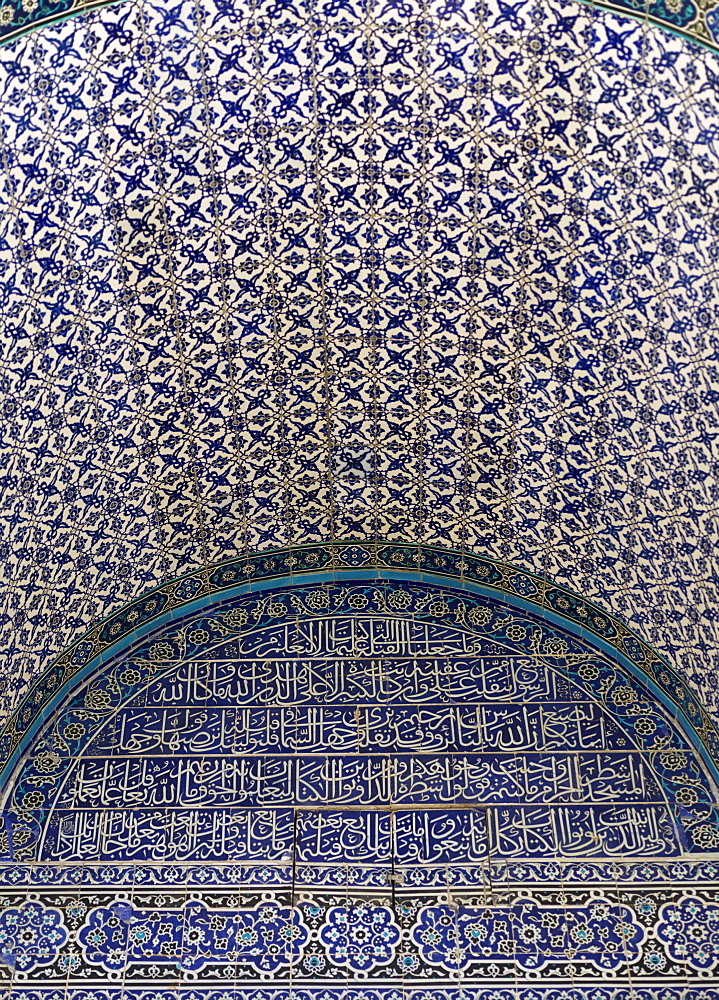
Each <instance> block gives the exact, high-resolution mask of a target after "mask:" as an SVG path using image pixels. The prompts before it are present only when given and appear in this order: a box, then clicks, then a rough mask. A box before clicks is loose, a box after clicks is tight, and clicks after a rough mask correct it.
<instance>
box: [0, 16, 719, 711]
mask: <svg viewBox="0 0 719 1000" xmlns="http://www.w3.org/2000/svg"><path fill="white" fill-rule="evenodd" d="M11 6H12V9H13V10H15V6H16V5H14V4H13V5H9V6H8V4H6V5H5V6H4V7H3V8H2V10H9V9H10V7H11ZM685 7H686V9H687V10H688V7H687V5H684V6H683V7H681V10H680V9H679V7H678V6H677V5H671V4H669V5H668V6H667V8H666V11H665V13H664V14H662V13H661V12H659V13H656V16H657V17H662V16H665V15H666V17H668V18H670V20H671V17H678V18H680V20H681V18H684V17H685V16H689V15H688V14H687V15H685V13H684V11H685ZM670 8H671V11H670ZM675 8H676V9H675ZM18 9H19V8H18ZM23 9H24V10H25V14H27V16H28V17H30V16H31V15H32V16H33V17H34V16H35V14H37V17H40V16H41V14H42V16H44V13H42V12H45V10H46V8H45V7H44V6H43V7H42V8H41V7H40V6H37V7H36V6H33V5H32V4H26V5H25V7H24V8H23ZM662 9H664V8H662ZM703 9H706V11H707V13H706V18H707V22H708V21H710V20H711V18H712V17H713V13H712V12H711V11H710V10H709V9H708V8H706V5H705V7H704V8H703ZM53 10H60V8H59V7H58V8H53ZM653 10H654V9H653V8H652V11H653ZM692 10H693V8H692ZM650 13H651V11H650ZM25 14H23V17H25ZM670 14H671V17H670ZM13 16H14V15H13ZM3 17H5V19H6V21H7V15H3ZM691 17H694V14H692V15H691ZM7 23H8V24H9V23H10V22H9V21H7ZM13 23H14V22H13ZM673 23H678V22H673ZM716 80H717V70H716V56H715V54H714V53H712V52H708V51H703V50H698V49H697V48H696V47H695V46H693V45H691V44H690V43H688V42H686V41H683V40H682V39H680V38H675V37H672V36H670V35H668V34H666V33H665V32H662V31H659V30H658V29H655V28H652V27H650V26H648V25H646V24H645V25H641V24H638V23H637V22H635V21H633V20H629V19H623V18H621V17H618V16H616V15H614V14H611V13H606V12H598V11H596V10H593V9H592V8H590V7H589V6H584V5H581V4H579V5H578V4H572V3H563V2H559V0H552V2H551V3H548V2H542V3H533V2H525V0H518V2H513V0H511V2H509V3H496V4H494V3H492V4H488V5H486V6H483V5H480V6H478V7H475V6H474V5H471V4H469V3H468V2H461V0H458V2H452V3H447V2H446V0H434V2H430V3H423V4H420V3H416V2H414V0H406V2H405V0H403V2H401V3H400V2H396V3H395V2H388V3H386V4H385V3H379V4H376V5H374V4H359V3H354V2H353V0H344V2H338V3H320V4H318V5H317V6H314V7H305V6H302V5H300V4H293V3H290V2H287V3H285V2H280V3H277V2H276V0H266V2H263V3H256V4H253V5H252V6H247V7H244V6H241V5H239V4H233V3H229V4H227V3H213V2H211V0H202V2H201V3H196V2H194V0H186V2H181V3H178V4H169V5H167V4H163V3H152V2H142V3H139V2H138V3H134V2H127V3H123V4H119V5H116V6H112V7H107V8H104V9H103V10H102V11H99V12H96V13H94V14H91V15H87V16H84V17H78V18H72V19H70V20H68V21H66V22H64V23H62V24H57V25H54V26H51V27H47V28H45V29H43V30H41V31H37V32H33V33H32V34H30V35H28V36H27V37H25V38H23V39H20V40H19V41H16V42H14V43H12V44H11V45H9V46H6V47H5V48H4V49H3V50H2V55H1V57H0V116H1V118H2V166H3V171H4V175H3V181H2V183H3V185H4V187H3V192H4V193H3V214H2V220H1V221H0V255H2V263H1V264H0V266H2V268H3V273H2V284H1V285H0V294H1V296H2V300H1V301H2V309H1V313H2V333H1V336H0V345H1V348H2V351H3V374H2V379H3V383H2V386H3V392H4V402H3V413H4V418H5V419H4V422H3V424H2V427H1V428H0V432H1V433H2V463H3V472H2V477H3V478H2V485H3V490H4V494H3V505H2V514H1V523H2V532H3V536H4V540H3V541H2V542H1V543H0V545H1V547H0V552H1V554H2V555H1V557H2V560H3V566H4V588H3V589H4V600H5V604H4V609H3V611H2V618H1V620H2V627H3V640H2V641H3V643H4V647H3V656H4V662H5V663H6V664H7V666H6V668H5V669H6V676H7V678H8V680H7V686H6V689H5V690H4V692H3V695H2V697H3V704H4V706H5V709H6V710H9V709H11V708H12V707H13V706H14V705H17V704H18V699H19V697H20V695H21V693H22V692H23V691H24V690H25V689H26V687H27V684H28V683H29V682H30V681H31V680H33V679H34V678H36V677H37V676H38V675H39V674H40V673H41V671H42V670H43V669H44V668H45V667H46V666H47V664H48V662H49V661H50V659H51V658H52V656H54V655H55V654H57V653H58V652H59V651H60V650H61V649H62V648H63V647H64V646H66V645H67V644H68V643H70V642H71V641H73V640H74V639H75V638H76V637H77V636H78V635H79V634H80V633H81V632H82V630H83V629H84V628H86V627H88V626H90V625H92V624H93V623H95V622H97V621H98V620H99V619H101V618H102V617H103V616H104V615H107V614H109V613H111V612H113V611H115V610H116V609H117V608H118V607H119V606H120V605H121V604H122V602H123V601H125V600H127V599H129V598H131V597H134V596H137V595H138V594H140V593H142V592H143V591H144V590H146V589H148V588H151V587H153V586H155V585H157V584H159V583H163V582H165V581H167V580H168V579H171V578H173V577H175V576H177V575H179V574H181V573H183V572H185V571H187V570H197V571H198V572H200V571H202V570H203V568H206V567H209V566H210V565H212V564H214V563H215V562H217V561H218V560H221V559H223V558H231V557H238V556H242V555H243V554H244V553H246V552H249V551H251V550H257V549H263V548H270V547H273V546H275V547H276V546H285V545H293V544H298V543H307V542H312V541H317V542H323V541H327V540H330V539H335V538H343V537H345V538H355V539H358V540H372V539H383V540H392V541H403V542H408V541H414V542H424V543H430V544H437V545H441V546H446V547H448V548H455V549H458V550H461V551H465V552H474V553H477V554H480V555H485V556H492V557H494V558H497V559H500V560H505V561H508V562H510V563H512V564H515V565H516V566H517V567H519V569H520V570H521V571H522V572H524V573H527V572H534V573H535V574H537V575H538V576H539V577H540V578H546V579H549V580H551V581H554V582H556V583H562V584H566V585H567V586H568V587H569V588H570V589H572V590H574V591H576V592H579V593H581V594H583V595H585V596H586V597H588V598H591V599H593V600H595V601H598V602H600V604H601V605H603V606H604V608H605V609H606V610H608V611H612V612H614V613H616V614H618V615H619V616H621V617H623V618H624V619H625V620H626V621H628V622H629V623H630V624H631V625H632V627H633V628H634V629H635V630H636V631H638V632H639V633H640V634H641V636H642V637H643V638H644V639H646V640H647V641H649V642H650V643H652V644H654V645H655V646H656V647H658V648H659V649H660V650H661V651H662V652H664V653H665V654H666V655H667V656H668V657H669V659H670V661H671V662H672V663H673V664H674V665H675V666H676V667H677V668H678V669H680V670H681V671H682V672H683V675H684V677H685V678H687V679H688V680H689V682H690V683H691V685H693V687H694V689H695V690H696V692H697V693H698V694H699V696H700V697H701V699H703V700H704V702H705V703H706V704H707V705H708V706H709V707H710V708H711V709H712V710H713V711H714V712H715V713H716V711H717V683H716V678H717V673H716V662H717V661H716V644H717V637H716V629H717V624H716V615H715V613H714V608H715V606H716V603H717V599H716V597H717V595H716V582H715V573H714V571H713V570H712V568H711V562H710V560H711V558H712V555H713V551H714V538H715V535H716V516H715V515H716V490H717V485H716V468H715V466H716V463H715V457H714V452H715V450H716V435H717V425H716V418H715V415H714V412H713V407H714V404H715V400H716V362H715V347H714V346H713V344H714V339H713V332H712V331H713V330H714V328H715V327H716V322H717V315H716V301H715V299H716V268H717V263H716V261H717V231H718V229H717V226H719V222H718V221H717V220H718V219H719V216H718V215H717V211H718V209H717V190H718V188H719V180H718V179H717V178H718V176H719V175H718V173H717V169H716V163H717V161H716V149H715V146H716V131H717V121H718V120H719V119H718V117H717V87H716ZM348 558H349V557H348ZM520 576H521V574H520ZM520 586H521V584H520Z"/></svg>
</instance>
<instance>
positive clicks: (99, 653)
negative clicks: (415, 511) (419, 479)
mask: <svg viewBox="0 0 719 1000" xmlns="http://www.w3.org/2000/svg"><path fill="white" fill-rule="evenodd" d="M322 560H324V562H323V564H322V565H320V566H318V565H316V564H317V563H320V562H321V561H322ZM261 563H264V566H263V567H262V569H263V570H264V572H262V571H260V572H256V571H257V569H258V567H259V566H260V564H261ZM353 563H354V564H355V565H353ZM303 564H304V568H302V566H303ZM401 564H403V565H401ZM240 575H242V576H245V577H246V579H245V582H237V577H239V576H240ZM249 576H252V579H249ZM230 577H231V579H230ZM488 577H489V578H490V579H489V580H488V579H487V578H488ZM223 578H224V580H225V585H224V586H223V585H222V582H223ZM372 578H374V579H377V580H378V581H379V580H388V581H389V580H405V581H408V582H421V583H431V584H433V585H435V586H445V587H454V589H460V590H467V591H469V592H470V593H476V594H479V595H482V596H486V597H492V598H494V599H495V600H496V599H497V598H499V599H500V600H503V601H505V602H506V603H507V604H509V605H511V606H514V607H516V608H518V609H520V610H524V611H528V612H531V613H533V614H538V615H541V616H543V617H545V618H546V619H547V620H548V621H551V622H553V623H554V624H558V625H561V626H562V627H564V628H566V629H568V630H569V631H570V632H572V633H573V634H575V635H577V636H578V637H580V638H585V639H591V642H592V643H593V644H595V645H596V646H598V647H599V648H600V649H602V650H603V651H604V652H606V653H608V654H609V655H611V656H613V657H615V658H617V659H618V660H619V662H620V663H621V664H622V665H623V666H624V667H625V668H626V669H627V670H628V671H629V672H630V673H631V674H632V675H633V676H634V677H635V678H637V679H638V680H639V681H640V682H641V683H643V684H644V685H646V686H647V688H648V689H649V691H650V692H651V693H652V695H653V696H654V697H656V698H657V700H658V701H659V702H660V703H661V704H662V705H664V706H665V707H666V708H668V709H669V711H670V712H672V713H673V714H674V715H675V717H676V718H677V721H678V723H679V725H680V726H681V728H682V730H683V731H684V732H685V734H686V735H687V737H688V738H689V739H690V741H691V742H692V743H693V745H694V746H695V748H696V750H697V751H698V752H699V754H700V755H701V757H702V760H703V761H704V763H705V765H706V766H707V768H708V769H709V772H710V774H711V776H712V778H713V779H714V781H715V782H716V784H717V787H718V788H719V732H718V731H717V728H716V726H715V724H714V723H713V721H712V720H711V718H710V717H709V715H708V713H707V712H706V710H705V709H704V707H703V706H702V705H701V704H700V702H699V701H698V699H697V698H696V697H695V695H693V694H692V693H691V692H690V691H689V689H688V686H687V684H686V682H685V681H684V680H683V678H682V677H681V676H680V675H679V674H678V672H677V671H676V670H675V669H674V668H673V667H672V666H671V664H669V663H668V662H667V660H666V659H665V658H664V657H663V656H662V655H661V654H660V653H658V652H657V651H656V650H655V649H654V648H653V647H651V646H650V645H649V644H648V643H646V642H645V641H644V640H643V639H642V638H641V637H640V636H638V635H637V634H636V632H634V631H633V630H632V629H630V628H629V627H628V626H627V625H626V624H625V623H624V622H623V621H622V620H621V619H620V618H618V617H617V616H615V615H612V614H609V613H608V612H607V611H605V609H604V608H601V607H600V606H598V605H597V604H596V603H594V602H592V601H588V600H586V599H585V598H583V597H582V596H581V595H579V594H576V593H575V592H573V591H571V590H569V589H568V588H566V587H562V586H561V585H557V584H555V583H553V582H551V581H548V580H547V579H545V578H542V577H539V576H538V575H536V574H532V573H529V572H527V571H525V570H523V569H522V568H520V567H517V566H515V565H513V564H511V563H505V562H500V561H499V560H496V559H491V558H490V557H486V556H478V555H475V554H473V553H468V552H461V551H458V550H455V549H449V548H442V547H440V546H430V545H423V544H418V543H407V542H405V543H394V542H378V541H372V542H368V541H366V540H347V541H343V542H337V541H335V542H331V543H324V544H322V543H316V544H311V545H304V546H287V547H284V548H280V549H267V550H264V551H259V552H255V553H250V554H248V555H246V556H243V557H240V558H235V559H231V560H225V561H223V562H219V563H216V564H212V565H210V566H207V567H203V568H201V569H199V570H194V571H191V572H188V573H185V574H183V575H182V576H180V577H176V578H174V579H172V580H170V581H169V582H167V583H164V584H162V585H160V586H158V587H155V588H153V589H152V590H150V591H146V592H145V593H144V594H143V595H141V596H140V597H138V598H134V599H133V600H131V601H129V602H127V603H125V604H124V605H122V606H121V607H120V608H119V609H118V610H117V611H116V612H114V613H113V614H112V615H110V616H108V617H106V618H105V619H103V620H102V621H100V622H99V623H97V624H96V625H95V626H93V627H91V628H90V629H88V630H86V631H85V632H84V633H83V634H82V635H81V636H80V637H79V638H78V639H77V640H76V641H75V642H74V643H73V644H71V645H70V646H69V647H67V648H66V649H65V650H63V651H62V652H61V653H60V654H59V655H58V656H57V657H56V658H55V659H54V660H53V662H52V663H51V664H50V665H49V667H48V668H47V670H45V671H44V672H43V673H42V674H41V675H40V676H39V677H38V678H37V679H36V680H35V681H34V682H33V683H32V684H31V685H30V687H29V688H28V690H27V692H26V694H25V695H24V697H23V699H22V701H21V703H20V705H19V706H18V707H17V708H16V709H15V711H14V712H13V713H12V715H11V716H10V717H9V719H8V720H7V722H6V723H5V725H4V726H3V728H2V731H0V788H2V787H4V786H5V785H6V783H7V782H8V781H9V780H10V777H11V775H12V773H13V771H14V769H15V767H16V766H17V764H18V761H19V760H20V758H21V756H22V754H23V752H24V750H25V749H26V748H27V746H28V744H29V743H30V742H31V740H32V739H33V738H34V737H35V735H36V734H37V732H38V731H39V729H40V728H41V726H42V725H43V723H44V722H45V721H46V720H47V718H48V717H49V716H50V715H51V714H52V713H53V712H55V711H56V710H57V708H58V707H59V706H61V705H62V703H63V702H64V701H65V700H66V699H67V697H68V696H69V695H70V694H71V693H72V692H73V691H74V690H75V689H76V688H77V687H78V686H79V685H81V684H82V683H83V682H84V681H85V680H86V679H87V677H88V676H90V675H91V674H93V673H94V672H95V671H97V670H98V669H99V668H100V667H101V666H102V665H103V664H104V663H106V662H108V661H109V660H112V659H114V658H115V657H117V656H119V655H120V654H121V653H124V652H126V651H127V650H129V649H131V648H132V647H133V646H135V645H137V644H138V643H139V642H140V641H142V640H143V639H144V638H145V637H146V636H147V635H149V634H151V633H152V632H156V631H160V630H161V629H163V628H166V627H168V626H169V625H171V624H172V623H173V622H174V621H177V620H178V619H180V618H185V617H187V616H191V615H193V614H197V613H199V612H202V611H203V610H204V609H206V608H208V607H210V606H213V605H221V604H223V603H225V602H226V601H230V600H232V599H234V598H236V597H238V596H242V595H244V594H249V593H252V592H253V591H265V590H275V589H279V588H281V587H288V586H292V585H295V584H303V585H305V586H306V585H308V584H317V585H321V584H322V583H330V582H340V581H343V580H347V581H349V580H367V579H372ZM213 580H214V584H213ZM530 587H534V588H535V590H534V593H536V594H538V595H540V596H541V600H539V599H536V600H535V599H531V598H532V597H534V594H531V595H528V594H527V593H526V592H527V591H528V590H529V589H530ZM522 590H523V591H525V593H524V594H522V593H521V592H520V591H522ZM190 591H192V593H190ZM200 591H202V592H200ZM183 593H187V594H188V595H189V596H188V597H186V598H183V597H182V596H181V595H182V594H183ZM178 594H179V595H180V596H178ZM158 598H160V600H159V603H160V604H161V607H160V609H159V610H158V611H157V612H156V613H155V614H150V615H148V617H147V618H146V619H145V620H144V621H142V622H141V623H140V624H138V625H137V626H134V625H132V626H131V627H129V628H127V629H126V630H125V631H124V632H122V634H118V636H117V638H115V639H112V640H110V641H105V642H103V640H102V637H103V635H109V634H110V633H111V632H112V630H113V628H115V627H117V626H118V625H119V626H120V627H122V624H123V622H124V623H125V624H127V623H128V620H130V621H134V620H136V619H132V615H133V612H136V613H137V616H139V615H141V614H142V609H143V608H147V607H148V606H149V605H151V604H155V602H157V601H158ZM173 600H174V603H172V602H173ZM562 601H564V602H566V603H567V604H569V606H570V607H571V603H572V602H575V608H576V609H577V611H575V616H574V617H572V616H570V615H569V614H568V613H567V610H568V609H567V610H563V611H561V612H560V611H557V610H556V608H555V607H553V605H559V606H560V607H562V604H561V603H560V602H562ZM168 605H169V606H168ZM155 606H156V604H155ZM582 608H583V609H585V615H584V617H587V618H589V616H590V614H594V615H595V616H596V619H597V620H600V619H601V620H605V619H606V622H607V623H608V625H609V626H610V627H611V628H612V629H613V630H614V632H615V635H616V641H615V642H611V641H609V640H608V638H607V637H605V636H602V635H601V634H600V633H599V632H598V631H597V630H596V629H592V628H590V627H588V626H587V623H585V622H582V621H577V618H579V617H580V614H579V613H577V612H578V611H580V610H581V609H582ZM626 640H628V643H627V642H626ZM620 642H624V643H625V648H624V649H623V648H622V647H621V646H620V645H619V643H620ZM627 646H629V647H630V648H633V649H635V650H637V649H640V650H641V653H642V656H643V659H644V662H645V666H642V665H641V663H640V662H637V660H636V659H633V658H632V657H631V656H630V655H628V653H627V652H626V648H627ZM88 647H91V648H88ZM655 665H656V668H658V670H657V669H655ZM658 671H660V672H661V673H660V674H659V673H658ZM45 692H47V696H45ZM692 716H694V718H696V719H697V720H698V722H697V721H693V720H692Z"/></svg>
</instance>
